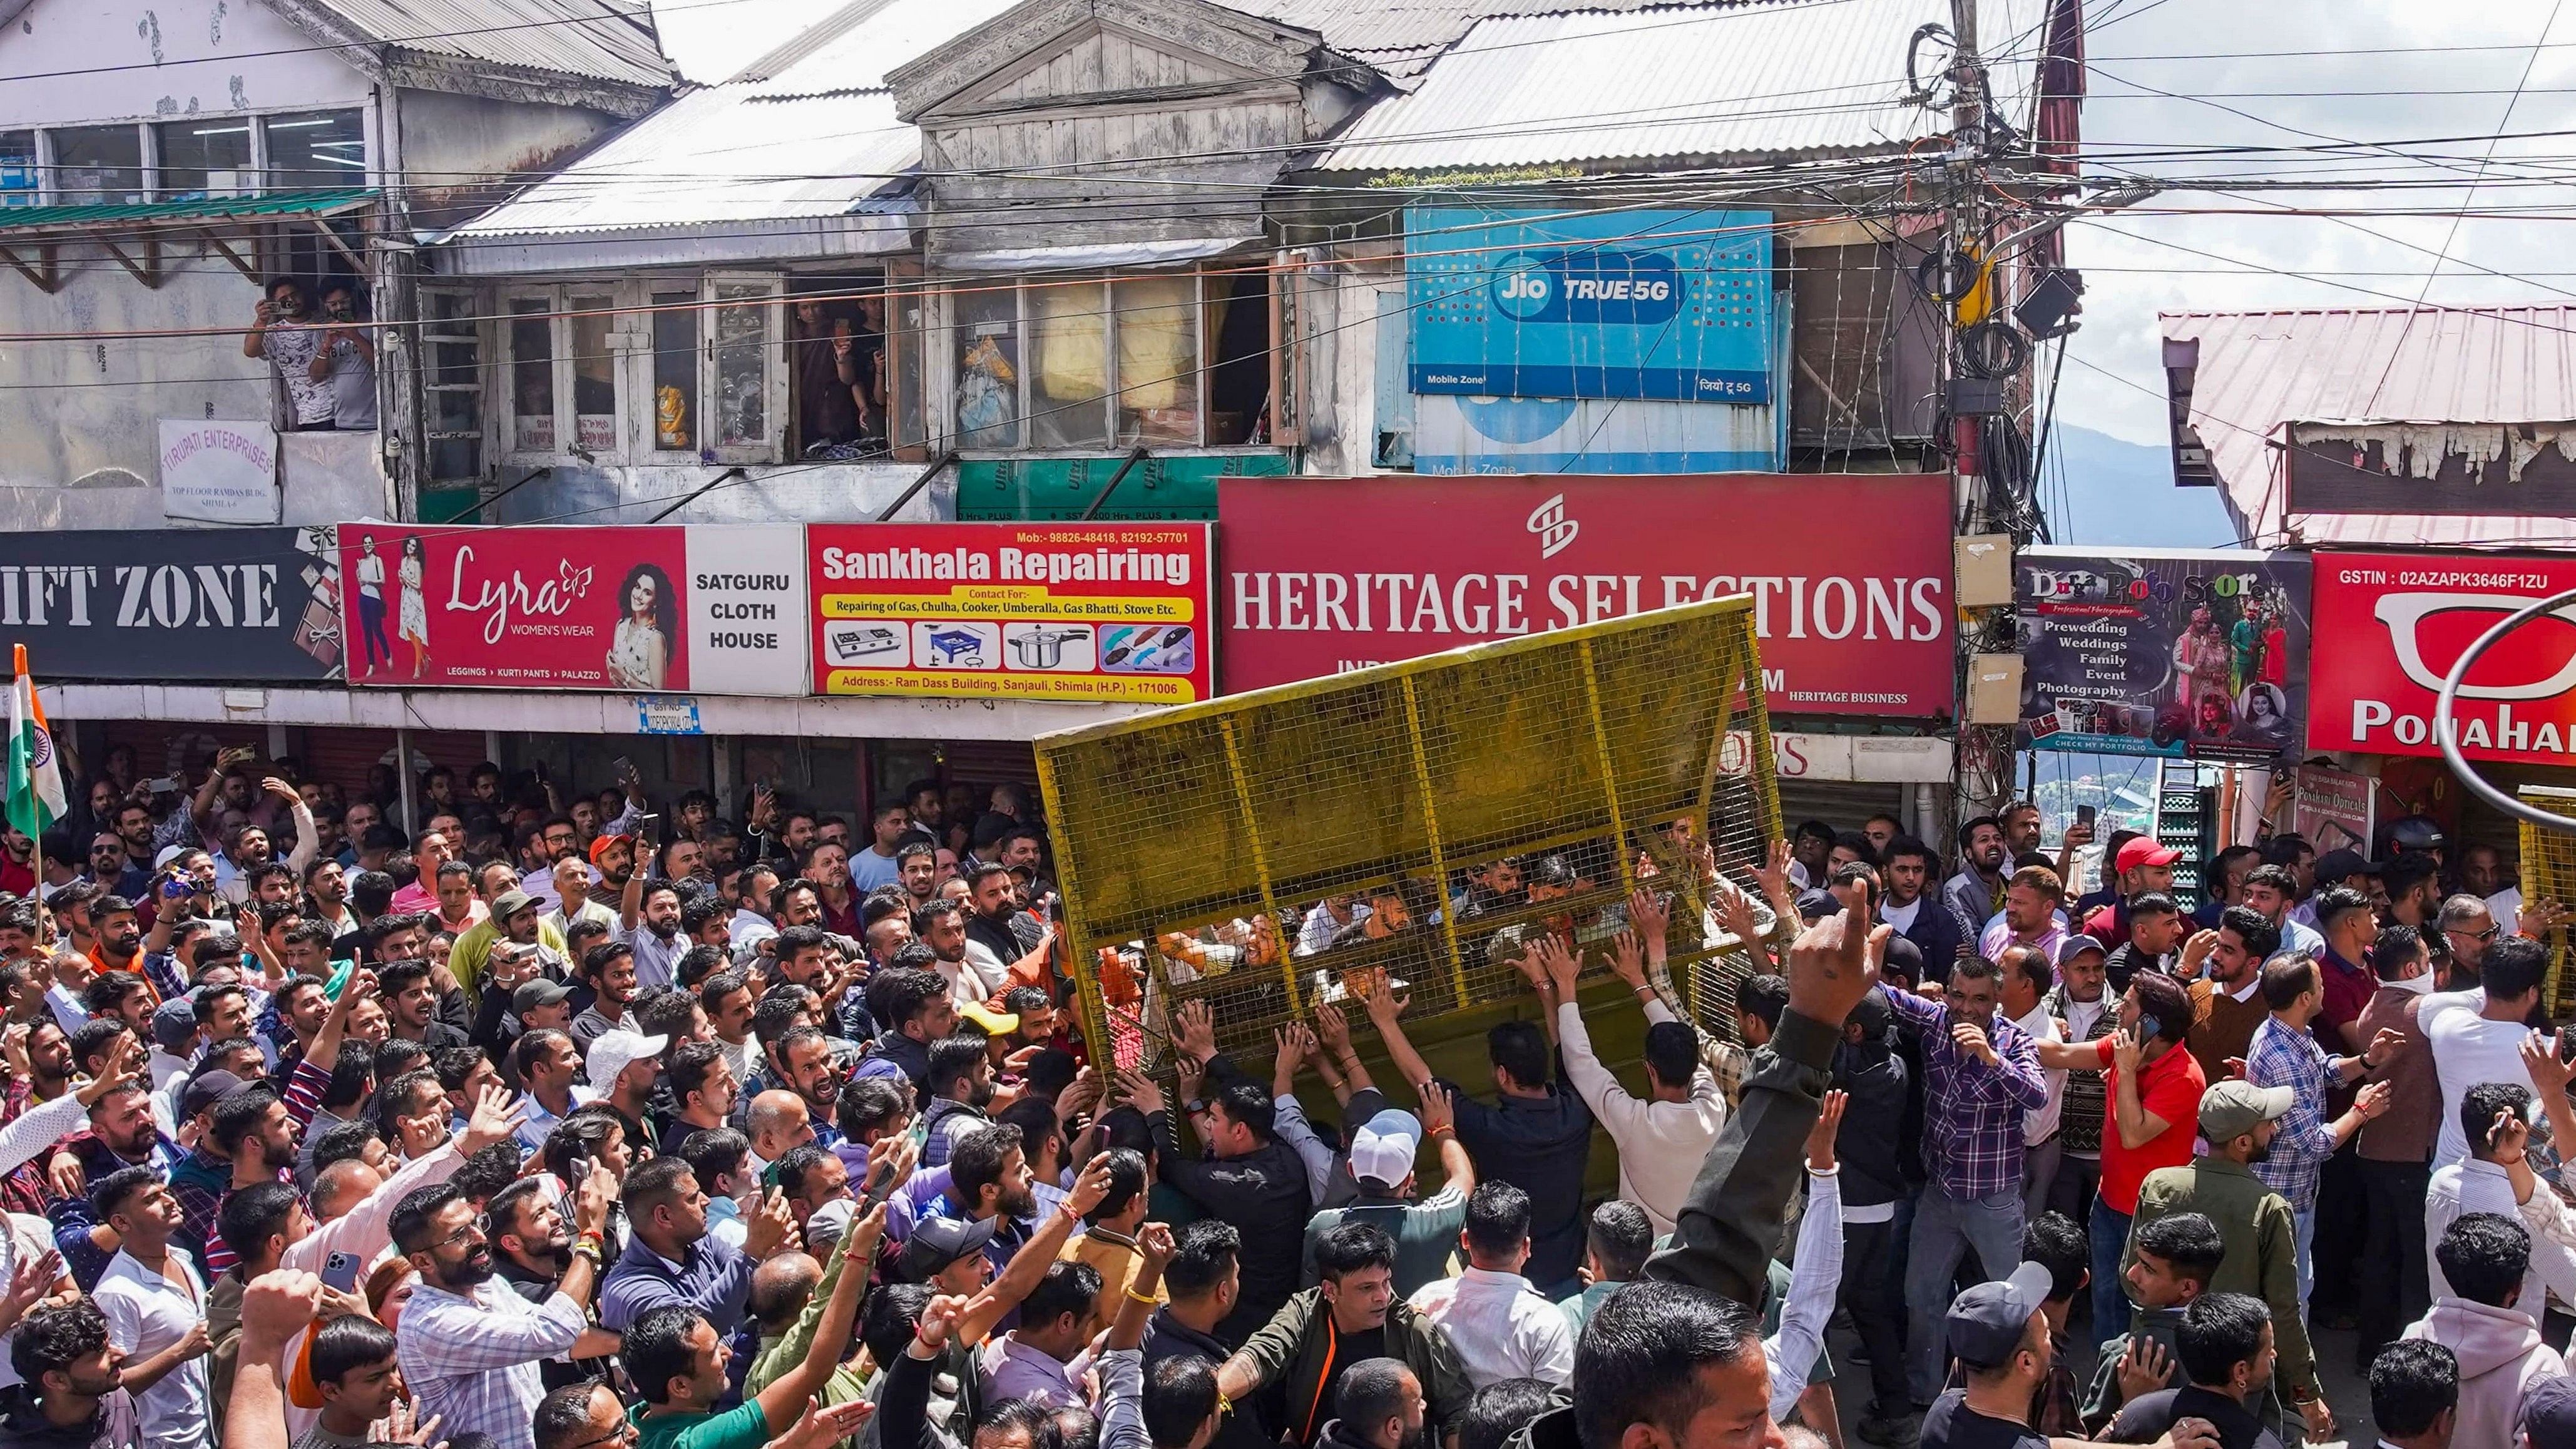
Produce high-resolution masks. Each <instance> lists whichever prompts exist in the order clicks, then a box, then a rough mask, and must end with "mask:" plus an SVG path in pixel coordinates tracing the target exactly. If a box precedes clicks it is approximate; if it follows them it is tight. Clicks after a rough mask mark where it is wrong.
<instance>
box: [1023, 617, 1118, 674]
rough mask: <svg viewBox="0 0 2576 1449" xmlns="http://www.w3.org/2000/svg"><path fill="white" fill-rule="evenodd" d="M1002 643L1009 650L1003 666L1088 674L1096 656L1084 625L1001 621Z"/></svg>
mask: <svg viewBox="0 0 2576 1449" xmlns="http://www.w3.org/2000/svg"><path fill="white" fill-rule="evenodd" d="M1002 645H1003V647H1004V648H1006V649H1008V650H1009V651H1010V658H1009V660H1007V661H1006V662H1005V664H1004V666H1003V667H1004V668H1007V669H1033V670H1041V671H1053V672H1060V673H1069V674H1089V673H1091V672H1092V670H1093V668H1094V667H1095V666H1094V662H1093V661H1094V660H1095V659H1096V658H1097V657H1098V655H1099V648H1098V644H1097V640H1096V638H1095V636H1094V634H1093V633H1092V629H1091V626H1090V625H1088V624H1005V625H1003V626H1002Z"/></svg>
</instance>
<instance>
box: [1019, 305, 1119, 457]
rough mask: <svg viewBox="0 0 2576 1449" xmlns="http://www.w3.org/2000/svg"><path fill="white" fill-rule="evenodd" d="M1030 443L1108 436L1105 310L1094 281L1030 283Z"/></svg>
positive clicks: (1074, 443) (1074, 442)
mask: <svg viewBox="0 0 2576 1449" xmlns="http://www.w3.org/2000/svg"><path fill="white" fill-rule="evenodd" d="M1028 299H1029V445H1030V446H1031V447H1037V448H1065V447H1079V446H1082V445H1085V444H1100V443H1106V442H1108V441H1109V409H1108V408H1107V407H1106V406H1105V403H1106V402H1107V400H1108V397H1109V314H1108V310H1107V303H1108V297H1107V292H1106V289H1105V288H1103V287H1102V286H1101V284H1100V283H1098V282H1080V283H1072V282H1058V281H1052V280H1050V281H1045V282H1032V283H1030V284H1029V288H1028Z"/></svg>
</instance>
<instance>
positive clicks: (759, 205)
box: [450, 82, 921, 238]
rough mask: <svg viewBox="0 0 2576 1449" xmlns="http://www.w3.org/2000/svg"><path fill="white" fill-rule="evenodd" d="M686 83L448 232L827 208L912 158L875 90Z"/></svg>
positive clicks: (915, 138) (878, 186) (643, 223)
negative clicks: (782, 92)
mask: <svg viewBox="0 0 2576 1449" xmlns="http://www.w3.org/2000/svg"><path fill="white" fill-rule="evenodd" d="M753 92H754V88H753V86H752V85H750V84H748V83H736V82H728V83H727V84H724V85H720V86H712V87H709V88H708V89H706V90H702V91H692V92H690V93H689V94H687V95H684V96H682V97H680V98H679V99H678V100H676V101H673V102H672V103H671V104H669V105H667V106H664V107H663V108H662V109H661V110H659V111H656V112H654V113H653V114H652V115H650V116H647V117H645V118H644V119H643V120H641V121H638V122H637V123H635V124H634V125H633V126H631V127H629V128H628V129H627V130H626V131H625V132H624V133H623V134H622V135H620V136H618V137H617V138H616V139H615V140H613V141H610V142H609V143H608V144H607V145H605V146H602V147H601V148H599V149H598V150H597V151H594V152H592V153H591V154H590V155H588V156H585V157H583V158H582V159H581V160H579V161H576V162H574V163H573V164H572V165H570V166H567V167H565V168H564V169H563V170H561V171H558V172H556V173H555V174H554V175H552V176H549V177H547V178H546V179H545V180H544V181H541V182H539V183H537V184H536V185H535V186H533V187H530V188H529V189H528V190H527V191H525V192H523V193H521V194H520V195H519V196H518V197H517V198H515V199H513V200H511V201H508V202H504V203H503V204H501V205H500V206H497V207H494V208H493V209H492V210H490V211H488V212H485V213H484V214H483V215H481V216H479V217H476V218H475V219H474V220H472V221H470V222H467V223H466V224H465V225H463V226H461V227H458V228H457V229H456V230H455V231H454V232H452V233H450V235H451V236H453V237H457V238H474V237H503V236H525V235H532V234H538V233H563V232H591V231H622V230H629V229H635V228H645V227H674V226H692V225H709V224H716V223H724V222H756V221H773V220H778V219H782V218H792V217H813V216H838V215H841V214H843V213H845V212H849V211H853V210H856V209H858V208H859V207H860V206H861V205H862V204H863V203H865V202H866V201H867V200H868V199H869V198H871V197H873V196H875V195H876V194H877V193H879V192H881V191H884V190H886V189H887V188H889V187H891V186H893V185H895V184H896V183H897V181H898V180H899V178H900V177H901V176H902V174H903V173H904V172H905V171H908V170H910V169H911V168H912V167H913V166H914V165H916V164H917V163H918V162H919V161H920V159H921V133H920V132H919V131H917V130H916V129H914V128H913V127H911V126H909V125H906V124H904V123H903V122H901V121H898V120H896V119H895V116H894V97H892V96H891V95H888V94H887V93H885V92H883V91H876V92H871V93H861V94H850V95H838V96H818V97H808V98H802V99H791V100H775V99H769V98H766V97H763V96H759V95H756V94H754V93H753Z"/></svg>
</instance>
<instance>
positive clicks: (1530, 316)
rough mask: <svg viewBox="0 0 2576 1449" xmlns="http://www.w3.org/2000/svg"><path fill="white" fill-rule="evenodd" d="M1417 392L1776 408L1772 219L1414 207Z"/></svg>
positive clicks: (1409, 295)
mask: <svg viewBox="0 0 2576 1449" xmlns="http://www.w3.org/2000/svg"><path fill="white" fill-rule="evenodd" d="M1404 270H1405V281H1406V301H1407V303H1408V305H1409V306H1410V308H1411V310H1412V313H1413V322H1412V328H1411V331H1412V343H1411V347H1412V355H1411V378H1412V387H1413V391H1415V392H1417V393H1456V394H1461V395H1466V396H1476V397H1554V398H1602V397H1612V398H1673V399H1680V400H1684V401H1691V402H1726V403H1767V402H1769V401H1771V364H1772V336H1771V332H1772V306H1771V213H1769V212H1767V211H1705V210H1703V211H1604V212H1596V213H1589V214H1584V215H1576V216H1567V215H1563V214H1561V213H1554V212H1548V211H1544V210H1523V211H1517V212H1515V211H1509V210H1506V211H1501V212H1496V211H1494V210H1490V209H1483V208H1475V209H1469V208H1454V207H1438V206H1415V207H1408V208H1407V209H1406V211H1405V263H1404Z"/></svg>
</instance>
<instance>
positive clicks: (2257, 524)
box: [2162, 306, 2576, 548]
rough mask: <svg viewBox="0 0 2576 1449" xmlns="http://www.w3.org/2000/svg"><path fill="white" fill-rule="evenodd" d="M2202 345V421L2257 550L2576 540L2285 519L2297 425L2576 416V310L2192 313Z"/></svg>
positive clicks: (2445, 520) (2414, 517)
mask: <svg viewBox="0 0 2576 1449" xmlns="http://www.w3.org/2000/svg"><path fill="white" fill-rule="evenodd" d="M2162 322H2163V327H2164V335H2165V337H2166V338H2167V339H2168V340H2170V341H2183V340H2186V339H2196V340H2197V341H2198V342H2199V343H2200V359H2199V363H2198V365H2197V367H2196V369H2195V371H2194V373H2193V377H2192V395H2191V415H2190V416H2191V425H2192V427H2193V429H2194V430H2195V431H2196V432H2198V433H2199V435H2200V440H2201V442H2202V443H2203V444H2205V445H2206V446H2207V447H2208V449H2209V460H2210V466H2211V467H2212V468H2213V469H2215V470H2216V471H2217V474H2218V477H2219V486H2220V489H2221V491H2222V492H2223V493H2224V494H2225V495H2226V500H2227V511H2228V513H2229V514H2230V515H2231V516H2233V517H2234V518H2235V519H2236V522H2237V526H2238V528H2239V529H2240V530H2241V531H2243V532H2244V534H2245V535H2246V536H2248V537H2250V538H2252V539H2254V540H2255V541H2256V542H2258V543H2266V544H2277V543H2279V542H2280V541H2282V539H2283V538H2284V536H2285V533H2286V534H2290V535H2295V537H2296V538H2297V539H2298V540H2303V541H2306V542H2310V543H2345V544H2394V545H2401V546H2422V545H2433V546H2438V547H2495V548H2506V547H2522V546H2528V545H2531V544H2537V543H2567V542H2571V541H2576V520H2570V519H2564V518H2504V517H2477V516H2442V515H2426V514H2411V513H2410V514H2404V515H2393V514H2347V513H2301V514H2297V515H2288V514H2286V513H2285V511H2284V503H2285V494H2284V491H2283V488H2282V481H2281V470H2280V456H2281V455H2280V451H2279V450H2278V449H2276V448H2274V447H2273V446H2271V441H2272V439H2273V438H2274V437H2275V436H2276V435H2277V434H2278V432H2279V430H2280V428H2281V425H2282V424H2284V423H2289V422H2308V421H2325V420H2333V421H2356V422H2460V423H2475V422H2548V421H2557V420H2561V419H2567V418H2576V306H2535V307H2427V308H2420V309H2419V308H2405V307H2394V308H2386V309H2371V310H2361V309H2355V310H2340V311H2313V312H2181V313H2168V314H2166V315H2165V316H2164V317H2163V318H2162Z"/></svg>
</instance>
